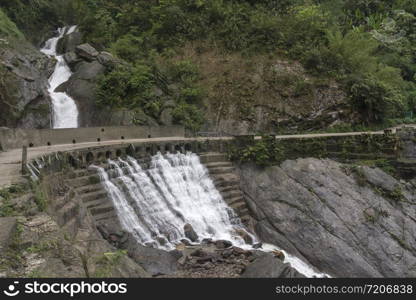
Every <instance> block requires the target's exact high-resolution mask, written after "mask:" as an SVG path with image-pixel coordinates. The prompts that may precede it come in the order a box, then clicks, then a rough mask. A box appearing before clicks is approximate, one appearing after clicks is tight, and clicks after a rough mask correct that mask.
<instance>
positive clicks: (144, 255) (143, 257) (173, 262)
mask: <svg viewBox="0 0 416 300" xmlns="http://www.w3.org/2000/svg"><path fill="white" fill-rule="evenodd" d="M127 250H128V255H129V257H130V258H131V259H133V260H134V261H135V262H136V263H137V264H139V265H140V266H141V267H143V269H145V270H146V272H148V273H149V274H151V275H152V276H158V275H170V274H173V273H175V272H176V271H177V270H178V264H177V260H178V257H177V254H176V253H170V252H167V251H164V250H160V249H156V248H149V247H145V246H142V245H139V244H137V243H135V242H134V241H131V244H130V245H129V247H128V249H127Z"/></svg>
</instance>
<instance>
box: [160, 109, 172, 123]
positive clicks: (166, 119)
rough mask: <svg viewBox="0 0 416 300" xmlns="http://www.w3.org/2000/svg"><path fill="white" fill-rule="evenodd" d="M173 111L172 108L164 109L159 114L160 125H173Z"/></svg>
mask: <svg viewBox="0 0 416 300" xmlns="http://www.w3.org/2000/svg"><path fill="white" fill-rule="evenodd" d="M172 112H173V109H172V108H169V107H168V108H165V109H164V110H163V111H162V113H161V114H160V123H161V124H162V125H166V126H169V125H172V123H173V116H172Z"/></svg>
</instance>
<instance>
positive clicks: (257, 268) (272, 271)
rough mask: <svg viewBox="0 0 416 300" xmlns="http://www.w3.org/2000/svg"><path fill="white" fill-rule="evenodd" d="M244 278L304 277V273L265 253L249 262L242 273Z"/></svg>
mask: <svg viewBox="0 0 416 300" xmlns="http://www.w3.org/2000/svg"><path fill="white" fill-rule="evenodd" d="M241 277H243V278H303V277H305V276H303V275H302V274H300V273H299V272H298V271H296V270H295V269H293V268H292V267H291V266H290V264H287V263H286V264H285V263H283V262H282V261H281V260H279V259H278V258H276V257H274V256H273V255H272V254H269V253H264V254H263V255H261V256H260V257H258V258H256V259H255V260H254V262H252V263H251V264H249V265H248V266H247V267H246V269H245V270H244V272H243V274H242V275H241Z"/></svg>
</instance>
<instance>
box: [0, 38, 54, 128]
mask: <svg viewBox="0 0 416 300" xmlns="http://www.w3.org/2000/svg"><path fill="white" fill-rule="evenodd" d="M54 64H55V62H54V61H53V60H51V59H49V58H48V57H46V56H45V55H43V54H42V53H41V52H40V51H39V50H38V49H35V48H34V47H33V46H32V45H30V44H29V43H28V42H26V41H25V40H23V39H22V40H20V41H19V42H18V43H17V42H13V43H8V44H5V45H3V44H1V41H0V78H1V80H0V107H1V109H0V126H7V127H11V128H13V127H21V128H49V127H50V124H51V114H50V111H51V108H50V105H51V99H50V97H49V94H48V78H49V76H50V74H51V73H52V72H53V68H54Z"/></svg>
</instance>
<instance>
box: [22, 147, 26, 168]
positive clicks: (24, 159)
mask: <svg viewBox="0 0 416 300" xmlns="http://www.w3.org/2000/svg"><path fill="white" fill-rule="evenodd" d="M26 173H27V146H23V149H22V174H23V175H25V174H26Z"/></svg>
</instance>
